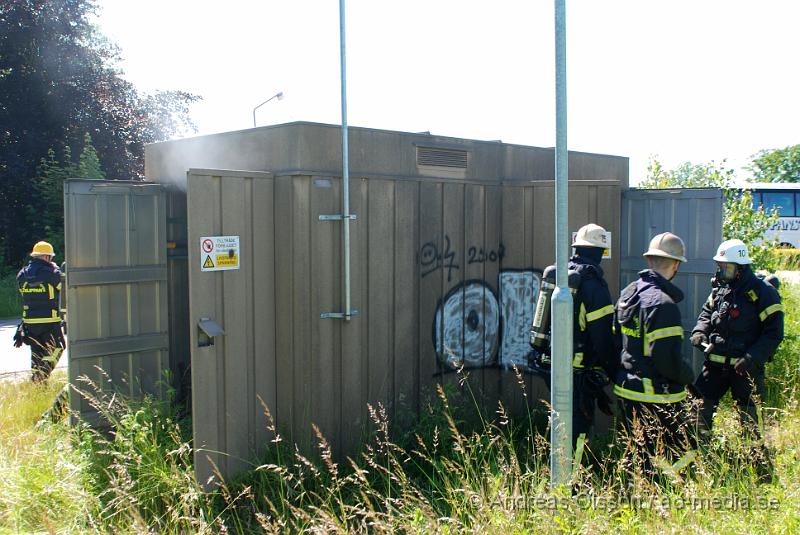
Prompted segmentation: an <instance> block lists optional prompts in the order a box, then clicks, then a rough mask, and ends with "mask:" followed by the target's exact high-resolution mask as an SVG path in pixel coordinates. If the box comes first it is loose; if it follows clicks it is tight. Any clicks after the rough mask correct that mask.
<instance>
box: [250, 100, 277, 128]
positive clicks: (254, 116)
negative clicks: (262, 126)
mask: <svg viewBox="0 0 800 535" xmlns="http://www.w3.org/2000/svg"><path fill="white" fill-rule="evenodd" d="M274 98H277V99H278V100H283V91H278V92H277V93H275V94H274V95H272V96H271V97H269V98H268V99H267V100H265V101H264V102H262V103H261V104H259V105H258V106H256V107H255V108H253V128H255V127H256V110H257V109H258V108H260V107H261V106H263V105H264V104H266V103H267V102H269V101H270V100H272V99H274Z"/></svg>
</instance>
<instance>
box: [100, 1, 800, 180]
mask: <svg viewBox="0 0 800 535" xmlns="http://www.w3.org/2000/svg"><path fill="white" fill-rule="evenodd" d="M566 3H567V18H566V23H567V94H568V104H567V106H568V112H567V113H568V146H569V149H570V150H579V151H585V152H597V153H604V154H615V155H621V156H627V157H629V158H630V178H631V183H632V184H635V183H636V182H638V181H639V180H640V179H641V178H643V177H644V176H645V173H646V167H647V162H648V159H649V158H650V157H651V156H656V157H657V158H658V159H659V160H660V161H661V162H662V163H664V165H665V166H666V167H668V168H671V167H676V166H678V165H680V164H681V163H683V162H685V161H691V162H694V163H701V162H708V161H712V160H713V161H716V162H721V161H722V160H727V164H728V165H729V166H730V167H733V168H735V169H738V170H739V174H740V176H744V175H746V171H745V170H744V169H743V167H744V166H746V164H747V163H748V162H749V160H750V157H751V156H752V155H753V154H755V153H757V152H758V151H759V150H762V149H772V148H779V147H785V146H788V145H794V144H798V143H800V105H798V95H800V91H798V89H799V88H800V69H798V67H797V66H798V53H800V31H798V30H797V24H798V21H800V2H796V1H794V0H759V1H753V0H726V1H722V0H702V1H699V0H694V1H689V0H671V1H666V0H659V1H657V0H607V1H602V2H601V1H597V0H567V2H566ZM97 5H98V8H99V9H98V13H97V18H96V23H97V24H98V26H99V28H100V30H101V31H102V33H104V34H105V35H106V36H107V37H108V38H109V39H110V40H111V41H112V42H114V43H116V44H117V45H118V46H119V47H120V49H121V55H122V61H121V63H120V65H119V66H120V67H121V68H122V70H123V71H124V77H125V78H126V79H127V80H129V81H131V82H132V83H134V84H135V85H136V86H137V88H139V89H140V90H142V91H145V92H153V91H155V90H183V91H189V92H191V93H194V94H197V95H200V96H201V97H202V98H203V100H202V101H201V102H199V103H197V104H195V105H193V107H192V108H191V116H192V119H193V121H194V122H195V124H196V126H197V128H198V131H197V133H196V134H192V135H203V134H211V133H216V132H225V131H231V130H241V129H245V128H251V127H252V126H253V108H254V107H255V106H257V105H258V104H260V103H261V102H263V101H264V100H266V99H268V98H269V97H271V96H272V95H274V94H276V93H278V92H279V91H282V92H283V93H284V98H283V99H282V100H278V99H274V100H272V101H271V102H269V103H268V104H266V105H264V106H262V107H261V108H259V109H258V111H257V121H258V125H259V126H264V125H268V124H279V123H284V122H289V121H314V122H322V123H332V124H339V123H340V122H341V100H340V92H341V85H340V84H341V81H340V64H339V54H340V48H339V3H338V1H337V0H284V1H277V0H262V1H254V0H252V1H247V0H226V1H225V2H211V1H206V0H158V1H156V0H137V1H133V0H98V1H97ZM346 28H347V37H346V48H347V118H348V124H349V125H351V126H363V127H369V128H380V129H388V130H399V131H406V132H422V131H429V132H431V133H432V134H437V135H444V136H453V137H462V138H470V139H481V140H502V141H504V142H507V143H517V144H523V145H533V146H541V147H552V146H554V145H555V74H554V73H555V59H554V58H555V52H554V2H553V1H552V0H548V1H542V0H539V1H537V0H525V1H521V0H495V1H494V2H488V1H486V0H483V1H473V0H460V1H458V0H427V1H422V0H405V1H403V2H396V1H395V2H388V1H384V0H347V3H346Z"/></svg>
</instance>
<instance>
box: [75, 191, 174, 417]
mask: <svg viewBox="0 0 800 535" xmlns="http://www.w3.org/2000/svg"><path fill="white" fill-rule="evenodd" d="M64 223H65V224H64V228H65V241H66V247H65V248H66V251H65V257H66V262H67V281H66V291H67V296H68V299H67V301H68V304H69V305H68V306H69V308H68V311H67V322H68V327H69V333H68V347H69V357H70V358H69V360H70V362H69V380H70V383H72V384H73V385H74V386H76V387H78V388H81V389H85V388H87V387H88V385H87V382H86V380H85V379H89V380H91V381H92V382H94V383H95V384H96V385H98V386H100V387H101V388H103V389H104V390H113V391H115V392H121V393H123V394H125V395H128V396H131V397H134V398H138V397H141V396H143V395H145V394H152V395H155V396H157V397H163V396H164V394H165V393H166V391H167V386H168V377H167V373H166V372H167V371H168V370H169V355H168V349H169V337H168V330H169V329H168V313H167V254H166V253H167V249H166V204H165V196H164V190H163V187H162V186H160V185H158V184H148V183H141V182H128V181H101V180H68V181H67V182H66V183H65V185H64ZM70 406H71V408H72V409H73V411H75V412H77V413H78V414H80V415H81V416H82V417H83V418H85V419H87V420H88V421H90V422H94V421H96V418H97V414H96V411H95V410H94V409H93V408H92V405H91V404H90V403H89V402H88V401H87V400H86V399H85V398H84V397H83V396H81V395H78V394H77V393H75V392H73V393H72V396H71V401H70Z"/></svg>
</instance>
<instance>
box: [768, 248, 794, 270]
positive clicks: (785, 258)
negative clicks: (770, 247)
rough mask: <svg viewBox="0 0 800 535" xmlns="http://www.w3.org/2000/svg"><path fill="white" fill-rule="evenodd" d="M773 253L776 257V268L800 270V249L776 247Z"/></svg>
mask: <svg viewBox="0 0 800 535" xmlns="http://www.w3.org/2000/svg"><path fill="white" fill-rule="evenodd" d="M773 254H774V255H775V259H776V262H775V264H776V265H775V269H776V270H782V271H798V270H800V249H775V250H774V252H773Z"/></svg>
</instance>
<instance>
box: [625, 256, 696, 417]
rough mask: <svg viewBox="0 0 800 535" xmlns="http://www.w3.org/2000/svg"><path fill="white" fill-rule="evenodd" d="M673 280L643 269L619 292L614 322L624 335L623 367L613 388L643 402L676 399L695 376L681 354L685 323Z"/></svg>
mask: <svg viewBox="0 0 800 535" xmlns="http://www.w3.org/2000/svg"><path fill="white" fill-rule="evenodd" d="M682 299H683V292H681V291H680V290H679V289H678V288H677V287H676V286H675V285H673V284H672V283H671V282H669V281H668V280H666V279H665V278H664V277H662V276H661V275H659V274H658V273H656V272H655V271H652V270H645V271H642V272H640V273H639V280H637V281H635V282H633V283H631V284H629V285H628V286H627V287H626V288H625V289H624V290H623V291H622V294H621V295H620V298H619V301H618V302H617V307H616V321H617V326H618V328H619V329H618V330H619V332H620V333H621V335H622V354H621V356H620V361H621V362H620V365H621V368H620V369H619V371H618V372H617V374H616V377H615V387H614V392H615V393H616V394H617V395H618V396H620V397H623V398H625V399H630V400H633V401H642V402H645V403H676V402H678V401H682V400H683V399H685V398H686V388H685V385H687V384H689V383H692V382H693V381H694V379H695V377H694V371H693V369H692V366H691V364H690V362H689V361H688V359H684V358H683V355H682V340H683V327H682V326H681V316H680V311H679V310H678V306H677V304H676V303H678V302H680V301H681V300H682Z"/></svg>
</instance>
